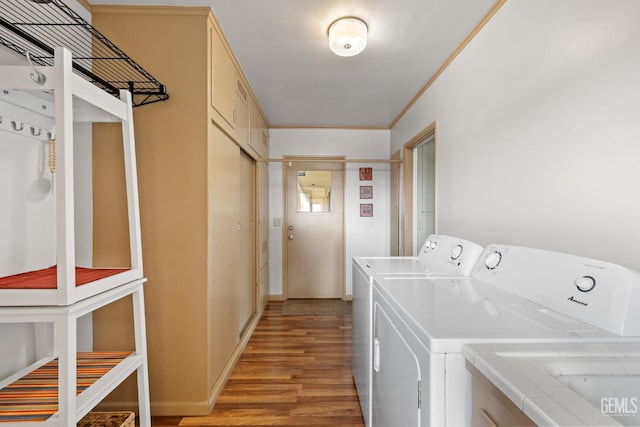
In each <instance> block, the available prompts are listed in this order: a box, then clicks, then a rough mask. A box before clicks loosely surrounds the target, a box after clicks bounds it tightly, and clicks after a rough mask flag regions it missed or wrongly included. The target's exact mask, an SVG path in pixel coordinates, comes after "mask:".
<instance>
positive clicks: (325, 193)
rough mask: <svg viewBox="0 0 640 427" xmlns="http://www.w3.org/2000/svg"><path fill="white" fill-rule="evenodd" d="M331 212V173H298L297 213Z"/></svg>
mask: <svg viewBox="0 0 640 427" xmlns="http://www.w3.org/2000/svg"><path fill="white" fill-rule="evenodd" d="M326 212H331V171H299V172H298V213H326Z"/></svg>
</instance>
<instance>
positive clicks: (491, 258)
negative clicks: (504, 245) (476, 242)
mask: <svg viewBox="0 0 640 427" xmlns="http://www.w3.org/2000/svg"><path fill="white" fill-rule="evenodd" d="M500 261H502V254H501V253H500V251H493V252H491V253H490V254H489V255H488V256H487V257H486V258H485V259H484V265H485V267H487V268H488V269H489V270H493V269H494V268H496V267H497V266H498V265H499V264H500Z"/></svg>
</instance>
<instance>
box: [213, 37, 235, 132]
mask: <svg viewBox="0 0 640 427" xmlns="http://www.w3.org/2000/svg"><path fill="white" fill-rule="evenodd" d="M209 31H210V36H211V44H210V46H211V62H212V64H211V65H212V66H211V85H210V87H211V106H212V107H213V108H214V109H215V110H216V111H217V112H218V114H220V115H221V116H222V118H223V119H224V120H225V121H226V122H227V124H228V125H229V126H231V128H234V127H235V123H236V119H237V114H236V112H235V103H236V89H235V88H236V68H235V66H234V64H233V60H232V59H231V54H230V53H229V51H228V50H227V47H226V46H225V45H224V43H223V41H222V39H221V38H220V35H219V34H218V32H217V31H216V29H215V28H214V27H211V28H210V29H209Z"/></svg>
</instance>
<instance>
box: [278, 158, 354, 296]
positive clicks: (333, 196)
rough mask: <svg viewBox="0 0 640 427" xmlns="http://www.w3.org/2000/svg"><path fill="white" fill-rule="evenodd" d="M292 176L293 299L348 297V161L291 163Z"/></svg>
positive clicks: (289, 253) (289, 266)
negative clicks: (345, 216)
mask: <svg viewBox="0 0 640 427" xmlns="http://www.w3.org/2000/svg"><path fill="white" fill-rule="evenodd" d="M284 168H285V174H286V221H285V224H284V230H283V231H284V232H285V234H284V242H285V243H284V244H285V245H286V248H285V251H286V258H285V277H286V291H285V297H287V298H342V297H343V296H344V230H343V228H344V227H343V223H344V221H343V205H344V197H343V186H344V184H343V183H344V163H340V162H330V161H313V162H310V161H298V162H296V161H293V160H292V161H291V162H287V163H285V164H284Z"/></svg>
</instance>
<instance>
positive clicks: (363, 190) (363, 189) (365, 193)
mask: <svg viewBox="0 0 640 427" xmlns="http://www.w3.org/2000/svg"><path fill="white" fill-rule="evenodd" d="M360 198H361V199H373V186H372V185H361V186H360Z"/></svg>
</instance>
